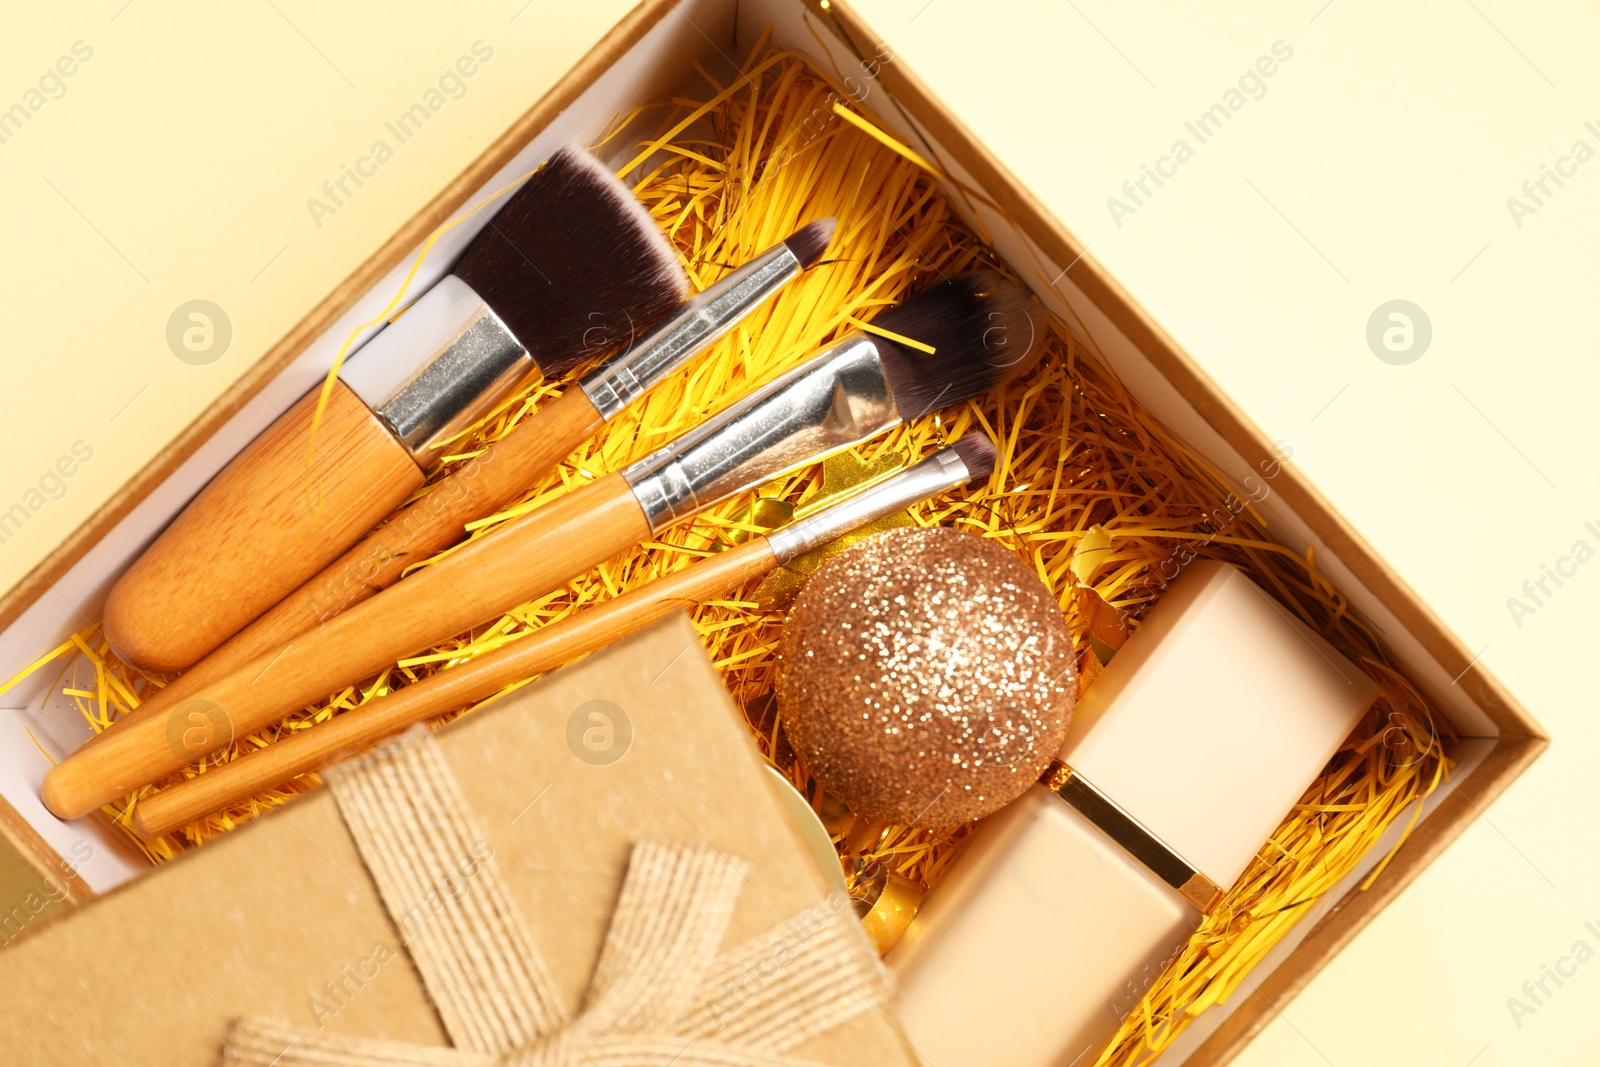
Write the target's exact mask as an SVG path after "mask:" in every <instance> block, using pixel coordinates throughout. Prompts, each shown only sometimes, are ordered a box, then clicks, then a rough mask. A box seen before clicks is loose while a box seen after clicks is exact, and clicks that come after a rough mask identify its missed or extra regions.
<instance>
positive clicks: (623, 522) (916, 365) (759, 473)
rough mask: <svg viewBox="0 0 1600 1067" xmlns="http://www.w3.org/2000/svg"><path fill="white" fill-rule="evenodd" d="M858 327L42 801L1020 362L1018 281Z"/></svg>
mask: <svg viewBox="0 0 1600 1067" xmlns="http://www.w3.org/2000/svg"><path fill="white" fill-rule="evenodd" d="M873 327H874V328H875V329H877V330H886V331H888V332H890V333H892V334H893V335H894V336H895V337H896V338H898V339H897V340H890V339H888V338H886V337H884V336H880V335H878V334H872V335H868V334H852V335H849V336H847V337H846V338H845V339H844V340H842V341H840V342H838V343H837V344H835V345H834V346H833V347H832V348H829V349H828V350H826V351H824V352H823V353H821V354H820V355H818V356H815V357H813V358H812V359H810V360H808V361H806V362H805V363H803V364H801V365H800V366H799V367H796V368H795V369H793V370H791V371H789V372H788V373H787V374H784V375H782V376H781V377H779V378H777V379H776V380H774V381H773V382H771V383H770V384H768V385H766V386H764V387H763V388H761V389H758V390H757V391H756V392H754V393H752V394H750V395H749V396H747V397H745V398H744V399H742V400H740V401H738V402H736V403H734V404H733V405H732V406H730V407H728V408H726V409H724V410H723V411H721V412H720V413H718V414H717V415H715V416H714V417H712V418H711V419H710V420H708V421H707V422H706V423H705V424H703V425H701V426H699V427H697V428H696V429H694V430H691V431H690V432H688V433H686V434H684V435H683V436H682V437H680V438H678V439H677V440H675V441H673V442H672V443H670V444H668V445H666V446H664V447H663V448H660V449H658V450H657V451H655V452H653V453H651V454H650V455H649V456H646V457H645V458H644V459H642V460H640V461H639V462H637V463H635V464H633V465H632V466H630V467H627V468H626V469H624V470H622V471H619V472H617V473H614V474H609V475H606V476H605V477H603V478H601V479H599V480H598V481H595V482H592V483H590V484H589V485H586V486H584V487H583V488H581V489H576V490H573V491H572V492H570V493H567V494H566V495H565V496H562V497H560V498H559V499H557V500H555V501H552V502H551V503H549V504H547V505H545V506H544V507H541V508H539V509H538V510H536V511H533V512H530V513H529V514H527V515H524V516H522V517H521V518H518V519H516V520H514V521H512V522H509V523H507V524H506V525H505V526H503V527H502V528H500V529H499V530H497V531H495V532H494V533H492V534H490V535H488V536H486V537H484V538H482V539H480V540H478V541H476V542H473V543H472V544H469V545H466V546H464V547H463V548H462V549H460V550H459V551H457V552H455V553H453V554H452V555H450V556H447V557H445V558H444V559H441V560H439V561H438V562H436V563H433V564H431V565H429V566H427V567H424V568H422V569H421V570H419V571H417V572H415V573H413V574H411V575H410V576H409V577H407V578H406V579H405V580H404V581H402V582H399V583H397V584H395V585H394V586H392V587H390V588H389V589H386V590H384V591H383V592H381V593H379V594H378V595H377V596H375V597H373V598H372V599H370V600H368V601H365V602H364V603H361V604H357V605H356V606H355V607H353V608H351V609H350V610H349V611H346V612H344V613H342V614H340V615H337V616H335V617H334V618H333V619H331V620H329V621H328V622H327V623H325V624H324V625H323V626H322V628H321V630H320V631H319V632H318V634H317V637H316V639H315V640H297V641H294V642H291V643H290V644H287V645H285V646H284V647H282V648H280V649H277V650H275V651H273V652H268V653H264V654H263V655H261V656H259V657H257V658H256V659H254V660H252V661H250V662H249V663H247V664H245V665H244V666H242V667H240V668H239V669H237V670H235V671H233V672H232V673H230V674H229V675H227V676H226V677H225V678H222V679H219V680H218V681H216V682H213V683H211V684H209V685H206V686H203V687H201V689H200V690H199V691H198V692H196V693H195V694H194V695H193V696H191V697H190V698H189V699H188V700H185V701H183V702H181V703H179V704H177V705H176V706H175V707H171V708H169V710H168V711H167V712H165V713H164V714H161V715H156V716H153V717H151V718H148V719H145V720H143V721H141V722H137V723H132V724H130V725H129V727H128V728H127V729H126V730H118V731H115V732H112V733H108V735H107V737H106V739H105V740H104V741H103V742H101V743H100V744H96V745H88V746H85V747H84V748H82V749H79V750H78V751H77V752H75V753H73V755H71V756H69V757H68V758H67V759H66V760H64V761H62V762H61V763H60V764H58V765H57V766H56V767H54V768H53V769H52V770H51V771H50V773H49V774H48V775H46V776H45V781H44V786H43V789H42V790H41V796H42V798H43V800H44V803H45V805H46V806H47V807H48V808H49V809H50V810H51V811H52V812H53V813H55V814H56V815H57V816H59V817H61V818H77V817H78V816H80V815H85V814H87V813H89V812H91V811H93V810H94V809H95V808H97V807H99V806H100V805H102V804H104V803H106V802H107V801H110V800H112V799H115V798H116V797H119V796H122V795H124V794H126V793H128V792H129V791H131V790H133V789H136V788H138V787H139V786H142V785H147V784H149V783H150V782H153V781H155V780H156V779H158V778H160V777H162V776H163V775H165V774H168V773H170V772H172V771H174V770H176V769H178V768H179V767H181V766H183V765H184V764H186V763H190V762H193V761H194V760H196V759H199V758H200V757H201V756H204V755H207V754H209V753H211V752H215V751H216V750H217V749H219V748H222V747H224V746H225V745H227V744H228V743H229V742H230V741H232V740H233V738H235V737H240V736H243V735H245V734H247V733H250V732H251V731H254V730H258V729H260V728H262V727H264V726H267V725H270V724H271V723H273V722H276V721H278V720H279V719H281V718H282V717H283V716H284V715H285V714H287V713H288V712H290V711H293V710H295V709H296V708H301V707H304V706H306V705H307V704H309V703H311V702H312V701H315V700H318V699H320V698H321V697H324V696H326V695H327V694H328V693H331V692H334V691H335V690H337V689H338V688H340V687H341V686H344V685H348V684H350V683H352V682H353V681H355V680H357V679H360V678H365V677H368V676H370V675H372V674H375V673H376V672H378V671H380V670H382V669H383V668H384V667H386V666H387V665H389V664H392V663H394V662H395V660H396V659H398V658H400V657H402V656H406V655H409V654H412V653H414V652H416V651H417V650H419V649H423V648H427V647H429V646H430V645H433V644H436V643H437V642H439V641H442V640H444V639H446V638H448V637H450V636H452V635H454V634H459V633H462V632H464V631H466V630H469V629H471V628H472V627H474V626H478V625H481V624H483V623H485V622H487V621H489V620H491V619H494V618H497V617H499V616H500V615H503V614H504V613H505V612H506V611H508V610H510V609H511V608H513V607H516V606H517V605H518V604H520V603H523V602H525V601H528V600H531V599H533V598H535V597H538V596H542V595H544V594H545V593H548V592H550V591H551V590H553V589H555V588H557V587H558V586H560V585H561V584H562V583H564V582H566V581H569V580H570V579H572V578H573V577H575V576H576V575H578V574H581V573H583V572H584V571H586V570H588V569H589V568H591V567H593V566H595V565H596V564H598V563H600V562H602V561H604V560H606V559H609V558H611V557H612V556H615V555H617V554H618V553H620V552H623V551H624V550H626V549H628V548H630V547H633V546H635V545H638V544H639V543H640V542H642V541H644V540H646V539H647V538H650V537H653V536H657V535H659V534H661V533H662V532H663V531H665V530H666V529H667V528H668V527H670V526H673V525H675V524H676V523H678V522H681V521H683V520H685V519H688V518H690V517H692V516H694V515H697V514H699V513H700V512H701V511H704V510H705V509H706V508H708V507H710V506H712V505H714V504H716V503H718V502H720V501H722V500H725V499H727V498H728V497H730V496H733V495H735V494H737V493H740V492H743V491H745V490H747V489H750V488H753V487H755V486H758V485H761V484H764V483H766V482H768V481H771V480H772V479H774V478H777V477H780V476H782V475H784V474H786V473H788V472H790V471H794V470H798V469H799V468H801V467H803V466H806V465H808V464H811V463H814V462H816V461H817V460H819V459H822V458H823V457H825V456H828V455H831V454H833V453H835V452H838V451H840V450H842V449H845V448H848V447H850V446H851V445H854V444H857V443H859V442H861V441H864V440H866V439H868V438H870V437H875V436H877V435H878V434H880V433H882V432H884V431H885V430H887V429H889V428H890V427H892V426H896V425H898V424H899V423H900V422H901V421H903V420H904V419H906V418H916V417H919V416H921V415H925V414H927V413H928V412H930V411H933V410H935V409H936V408H938V407H948V406H950V405H953V404H957V403H960V402H962V401H965V400H968V399H970V398H971V397H973V396H977V395H979V394H980V393H982V392H985V391H986V390H988V389H989V388H990V387H992V386H995V385H997V384H999V383H1001V382H1003V381H1006V380H1008V379H1010V378H1011V377H1013V376H1015V375H1016V374H1018V373H1021V372H1022V371H1023V370H1024V369H1026V367H1027V366H1028V365H1029V364H1030V363H1031V361H1032V358H1033V354H1034V346H1033V345H1032V338H1033V324H1032V320H1031V318H1030V317H1029V314H1028V310H1027V293H1026V291H1025V290H1023V289H1021V288H1020V287H1018V286H1016V285H1014V284H1012V283H1009V282H1003V281H1000V280H998V279H997V278H995V277H994V276H993V275H990V274H987V273H984V274H977V275H969V276H966V277H962V278H957V279H955V280H954V281H948V282H944V283H942V284H940V285H938V286H935V287H933V288H932V289H929V290H927V291H925V292H923V293H922V294H920V295H918V296H917V297H915V298H913V299H912V300H910V301H908V302H907V303H906V304H905V305H903V306H901V307H898V308H893V309H890V310H888V311H886V312H884V313H882V314H880V315H879V316H878V318H877V320H876V322H874V324H873ZM904 342H910V346H908V345H906V344H905V343H904ZM916 345H921V346H922V347H925V348H932V349H933V351H932V353H921V352H919V351H918V350H917V349H916V348H915V347H914V346H916Z"/></svg>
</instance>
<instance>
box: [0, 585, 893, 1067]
mask: <svg viewBox="0 0 1600 1067" xmlns="http://www.w3.org/2000/svg"><path fill="white" fill-rule="evenodd" d="M596 702H600V703H596ZM597 707H598V708H600V709H603V712H604V714H605V715H606V716H607V717H608V718H609V719H611V720H612V721H611V724H610V725H611V735H610V745H609V747H603V748H602V749H601V750H599V751H595V750H594V749H592V748H590V747H586V746H585V745H584V744H582V743H581V741H580V742H577V743H569V736H570V734H569V724H570V723H571V722H573V721H576V722H578V723H580V724H581V725H582V727H584V728H588V727H589V726H590V725H591V724H592V721H593V720H591V719H590V718H589V717H588V716H589V714H590V713H591V712H592V711H594V709H595V708H597ZM575 716H576V719H575V718H574V717H575ZM630 733H631V737H630V736H629V735H630ZM438 740H439V743H440V746H441V749H442V752H443V755H444V757H445V760H446V763H447V764H448V765H449V767H450V770H451V771H452V772H453V773H454V775H455V777H456V778H457V780H458V781H459V782H460V784H461V787H462V790H463V792H464V793H465V795H466V800H467V808H468V811H469V812H470V813H471V815H472V817H473V819H474V821H475V822H476V824H477V827H478V829H479V831H480V832H481V833H482V834H483V835H484V838H485V842H486V843H487V846H488V848H489V849H492V856H493V858H492V859H490V860H488V861H487V862H488V863H492V864H493V865H494V866H495V867H496V868H497V869H498V871H499V873H500V876H501V878H502V879H503V880H504V882H505V884H506V886H507V889H508V890H509V894H510V897H511V902H512V904H513V905H514V906H515V907H516V908H517V910H518V911H520V913H521V915H522V916H523V918H524V920H525V921H526V922H527V924H528V927H529V931H530V933H531V935H532V940H533V943H534V945H535V946H536V947H537V948H538V950H539V951H540V953H541V954H542V955H543V956H544V958H545V961H546V963H547V964H548V967H549V970H550V972H551V973H552V975H553V976H554V978H555V980H556V983H557V985H558V986H559V987H560V989H561V992H562V995H563V998H564V1000H565V1002H566V1003H567V1005H568V1006H569V1008H571V1009H574V1010H575V1009H576V1008H577V1007H578V1006H579V1002H580V999H581V995H582V992H583V990H584V988H585V986H586V985H587V983H588V980H589V975H590V972H591V970H592V969H593V966H594V962H595V960H596V958H597V957H598V955H599V950H600V944H601V940H602V938H603V936H604V934H605V930H606V924H607V922H608V921H609V919H610V916H611V913H612V910H613V905H614V903H615V901H616V897H617V891H618V887H619V885H620V884H621V878H622V874H623V871H624V869H625V867H626V862H627V858H628V855H629V852H630V849H631V847H632V845H633V844H634V843H635V842H637V841H640V840H642V839H645V838H667V839H670V840H674V841H683V842H687V843H690V844H697V845H698V844H700V843H702V842H705V843H709V844H710V845H711V846H713V847H714V848H716V849H717V850H718V851H719V852H722V853H724V854H725V855H726V856H728V857H729V858H730V862H733V861H734V860H735V858H737V860H739V861H742V862H744V863H746V864H747V865H748V866H747V869H746V878H747V880H748V881H747V884H746V885H745V886H744V887H743V890H742V892H741V894H740V896H739V900H738V905H737V908H736V910H735V913H734V918H733V923H732V926H731V927H730V929H729V931H728V934H727V937H726V938H725V940H724V946H725V947H727V946H731V945H734V944H738V943H741V942H743V941H744V940H746V939H747V938H750V937H754V936H755V935H757V934H759V933H761V932H763V931H764V930H767V929H768V928H771V927H774V926H778V925H779V924H782V923H783V922H784V921H785V920H787V919H789V918H791V917H792V916H794V915H796V914H797V913H799V912H801V911H802V910H803V909H805V908H807V907H808V906H811V905H817V904H819V902H822V901H824V899H825V898H826V897H827V893H828V890H827V886H826V885H825V884H824V881H823V877H822V874H821V872H820V871H819V870H818V869H817V867H816V863H815V861H814V860H813V859H812V856H811V854H810V853H809V852H808V851H807V850H806V847H805V845H804V844H803V842H802V840H801V838H800V836H799V832H798V831H797V830H796V829H795V828H794V826H793V824H792V823H791V822H790V817H789V816H788V814H787V813H786V812H785V811H784V809H783V808H782V807H781V801H780V799H779V798H778V797H777V795H776V793H775V790H776V789H778V788H781V783H779V782H777V780H776V779H775V778H774V776H773V775H772V774H771V773H770V772H769V771H768V770H767V769H766V767H765V765H764V764H763V762H762V760H761V757H760V755H759V753H758V752H757V751H756V749H755V746H754V744H753V743H752V742H751V739H750V736H749V732H748V727H747V726H746V725H745V722H744V718H743V716H742V715H741V714H740V713H739V711H738V709H737V708H736V707H734V705H733V702H732V700H731V699H730V698H729V696H728V694H727V691H726V690H725V689H724V688H723V685H722V680H721V678H719V677H718V675H717V673H716V671H715V670H714V669H713V668H712V666H711V663H710V661H709V660H708V659H707V658H706V656H705V655H704V653H703V652H702V651H701V650H700V647H699V641H698V638H697V637H696V635H695V632H694V629H693V628H692V627H691V626H690V625H689V621H688V618H687V617H686V616H683V615H676V616H673V617H671V618H669V619H667V620H666V621H664V622H662V623H660V624H658V625H656V626H655V627H653V628H652V629H650V630H648V631H646V632H644V633H642V634H640V635H638V636H636V637H633V638H630V639H628V640H626V641H624V642H621V643H619V644H617V645H614V646H612V647H611V648H609V649H607V650H606V651H604V652H601V653H597V654H596V655H594V656H592V657H590V658H589V659H587V660H585V661H583V662H580V663H578V664H575V665H573V666H571V667H568V668H566V669H565V670H562V671H558V672H556V673H555V674H553V675H551V676H549V677H548V678H546V679H545V680H543V681H541V682H540V683H537V684H535V685H533V686H530V687H527V688H525V689H523V690H519V691H518V692H516V693H514V694H512V695H510V696H508V697H505V698H503V699H502V700H500V701H498V702H497V703H495V704H492V705H490V706H489V707H486V708H484V709H482V710H481V711H479V712H477V713H474V714H473V715H470V716H468V717H466V718H464V719H461V720H458V721H457V722H455V723H453V724H451V725H450V726H447V727H445V728H444V729H442V730H441V731H440V733H439V737H438ZM580 753H581V755H580ZM607 761H610V762H607ZM471 881H472V871H471V870H470V869H469V870H466V871H465V872H464V874H463V881H462V883H461V890H460V891H462V892H468V893H470V892H471V891H472V885H471ZM835 903H836V904H837V906H840V907H844V906H847V905H845V904H844V903H843V902H842V901H839V900H837V898H835ZM822 906H827V905H825V904H824V905H822ZM399 944H400V941H399V935H398V934H397V932H396V930H395V927H394V925H393V924H392V923H391V921H390V919H389V917H388V913H387V912H386V911H385V910H384V907H383V904H382V902H381V901H380V899H379V897H378V891H377V889H376V887H375V886H374V885H373V883H372V880H371V878H370V876H369V874H368V872H367V870H366V868H365V867H364V866H363V865H362V861H361V858H360V856H359V855H358V853H357V851H356V846H355V843H354V842H353V841H352V840H351V837H350V835H349V832H348V831H347V829H346V828H345V824H344V822H343V821H342V820H341V818H340V815H339V811H338V808H337V805H336V804H335V803H334V798H333V796H332V795H331V794H330V793H329V791H328V790H326V789H323V790H319V791H318V792H316V793H315V794H312V795H310V796H307V797H304V798H302V799H300V800H298V801H296V802H294V803H293V804H290V805H288V806H286V807H285V808H284V809H282V813H281V814H275V815H273V816H270V817H266V818H262V819H259V820H257V821H255V822H253V823H252V824H250V825H248V826H246V827H244V828H241V829H240V830H239V831H237V832H235V833H232V834H229V835H227V836H226V837H225V838H223V839H222V840H219V841H218V842H216V843H215V846H214V847H208V848H204V849H201V850H198V851H196V852H193V853H190V854H189V855H187V856H184V857H182V858H180V859H178V860H175V861H174V862H173V863H171V864H170V865H168V866H167V867H164V868H162V869H161V870H159V871H157V872H155V873H154V874H151V875H150V876H149V877H146V878H142V879H139V880H137V881H134V882H132V883H130V884H128V885H127V886H125V887H123V888H122V889H119V890H117V891H115V892H112V893H110V894H108V895H106V896H105V897H103V898H101V899H99V900H96V901H94V902H93V903H90V904H87V905H85V906H83V907H82V908H80V909H78V910H77V911H76V912H75V913H74V914H73V915H71V916H70V917H68V918H65V919H62V920H60V921H57V922H54V923H51V924H47V925H43V926H41V927H40V928H39V929H37V930H36V931H33V932H30V933H28V934H26V935H24V937H22V938H21V939H19V940H18V941H17V943H16V944H15V945H13V946H12V947H11V948H9V949H8V950H6V951H5V952H4V953H0V1003H4V1004H5V1005H6V1008H7V1025H6V1027H5V1028H4V1031H3V1032H0V1062H3V1063H7V1064H32V1063H37V1064H57V1063H76V1064H82V1065H88V1064H106V1065H108V1067H111V1065H117V1067H126V1065H127V1064H128V1063H130V1062H131V1063H136V1064H163V1065H188V1064H194V1065H200V1064H210V1063H213V1062H214V1061H215V1059H216V1056H217V1051H218V1047H219V1045H220V1043H221V1040H222V1038H223V1035H224V1034H225V1032H226V1030H227V1027H228V1024H229V1023H230V1022H231V1021H232V1020H233V1019H235V1018H237V1017H239V1016H266V1017H273V1018H276V1019H277V1020H278V1021H280V1022H287V1023H293V1024H296V1025H299V1026H303V1027H317V1026H319V1025H320V1026H322V1027H324V1028H325V1029H327V1030H331V1031H333V1032H336V1033H342V1034H352V1035H361V1036H367V1037H386V1038H393V1039H399V1040H406V1041H413V1042H421V1043H425V1044H432V1045H443V1044H446V1043H447V1042H446V1039H445V1036H444V1033H443V1031H442V1029H441V1028H440V1024H439V1021H438V1020H437V1018H436V1016H435V1015H434V1012H433V1009H432V1007H431V1006H430V1004H429V1002H428V1000H427V998H426V996H425V994H424V992H423V986H422V984H421V979H420V978H419V976H418V974H417V973H416V971H415V970H414V969H413V965H412V963H411V961H410V959H409V958H408V957H407V956H406V954H405V951H404V949H403V948H400V947H399ZM863 948H865V940H864V939H863ZM794 1054H795V1055H798V1056H804V1057H810V1058H812V1059H815V1060H818V1061H821V1062H825V1063H839V1064H845V1063H870V1064H874V1065H884V1067H888V1065H894V1064H909V1063H910V1062H911V1060H910V1059H909V1057H908V1054H907V1052H906V1051H905V1050H904V1048H903V1046H902V1045H901V1043H900V1040H899V1038H898V1036H897V1035H896V1033H895V1031H894V1030H893V1029H892V1028H891V1026H890V1024H889V1022H888V1020H887V1018H886V1017H885V1016H883V1015H881V1014H879V1013H878V1012H877V1011H875V1010H872V1009H868V1010H865V1011H864V1012H863V1013H862V1014H860V1015H858V1016H857V1017H856V1018H855V1019H854V1020H853V1021H852V1022H849V1023H846V1024H845V1025H843V1026H841V1027H839V1028H838V1029H836V1030H833V1031H831V1032H830V1033H828V1034H826V1035H824V1036H822V1037H820V1038H815V1039H813V1040H812V1041H811V1042H809V1043H808V1044H806V1045H803V1046H801V1047H799V1048H797V1049H795V1050H794Z"/></svg>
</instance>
